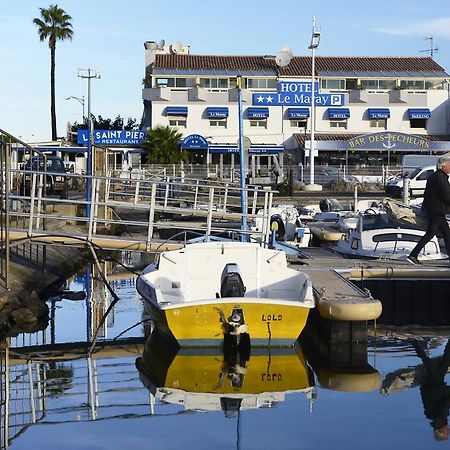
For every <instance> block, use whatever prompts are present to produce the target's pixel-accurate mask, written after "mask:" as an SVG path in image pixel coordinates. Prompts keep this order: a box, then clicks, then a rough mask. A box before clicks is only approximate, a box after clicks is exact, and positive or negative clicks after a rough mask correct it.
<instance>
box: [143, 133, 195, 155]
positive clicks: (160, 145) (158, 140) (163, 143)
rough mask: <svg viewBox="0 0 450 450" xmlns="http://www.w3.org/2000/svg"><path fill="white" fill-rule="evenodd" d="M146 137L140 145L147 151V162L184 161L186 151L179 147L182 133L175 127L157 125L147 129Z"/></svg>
mask: <svg viewBox="0 0 450 450" xmlns="http://www.w3.org/2000/svg"><path fill="white" fill-rule="evenodd" d="M147 137H148V138H147V140H145V141H144V142H143V143H142V147H143V148H144V149H145V150H147V151H148V153H147V158H146V159H147V161H146V162H147V163H153V164H178V163H180V162H181V161H186V159H187V153H186V152H184V151H181V149H180V141H181V139H182V137H183V135H182V134H181V133H179V132H178V131H177V130H176V129H174V128H171V127H169V126H166V127H162V126H159V127H156V128H154V129H152V130H148V131H147Z"/></svg>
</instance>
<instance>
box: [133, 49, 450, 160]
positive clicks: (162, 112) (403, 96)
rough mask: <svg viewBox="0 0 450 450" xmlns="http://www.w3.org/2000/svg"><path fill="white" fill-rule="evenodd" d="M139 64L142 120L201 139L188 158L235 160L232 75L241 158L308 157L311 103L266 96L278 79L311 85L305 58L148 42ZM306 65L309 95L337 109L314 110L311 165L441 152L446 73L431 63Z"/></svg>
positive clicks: (358, 60) (274, 91) (375, 60)
mask: <svg viewBox="0 0 450 450" xmlns="http://www.w3.org/2000/svg"><path fill="white" fill-rule="evenodd" d="M145 65H146V68H145V85H144V89H143V94H142V96H143V101H144V126H145V127H152V128H154V127H156V126H158V125H162V126H166V125H170V126H173V127H176V128H177V129H178V131H180V132H181V133H182V134H183V136H184V137H187V136H189V135H192V134H198V135H201V136H203V137H205V139H206V140H207V141H208V142H209V149H208V151H206V150H205V151H200V150H192V151H191V160H192V161H193V162H198V163H206V158H211V160H210V161H211V162H213V163H218V162H222V163H224V164H230V163H232V164H234V163H235V157H236V153H237V148H238V129H239V118H238V103H237V89H236V80H237V77H238V76H241V77H242V81H243V84H242V88H243V91H242V98H243V122H244V135H245V136H246V137H247V138H248V139H249V140H250V142H251V146H250V151H249V152H250V155H251V156H253V157H254V159H257V160H258V162H261V163H265V162H266V160H267V157H268V156H270V155H278V157H279V158H280V159H281V162H282V158H283V156H282V155H286V153H289V154H291V155H292V160H293V162H294V163H305V164H306V163H307V156H308V149H309V143H310V142H309V140H310V114H311V108H310V107H309V106H308V104H307V103H306V104H303V105H298V104H292V103H290V104H278V105H276V106H272V105H273V100H270V98H271V97H272V99H277V98H278V103H279V102H280V99H281V97H280V96H279V95H278V94H279V89H280V88H279V84H278V83H279V82H280V81H286V82H304V83H305V82H306V83H307V82H309V83H310V81H311V57H307V56H296V57H293V58H292V60H291V61H290V63H289V64H288V65H287V66H285V67H278V66H277V65H276V63H275V61H274V59H273V58H270V57H264V56H218V55H193V54H191V53H190V48H189V47H188V46H181V45H178V44H177V45H164V44H163V45H161V44H160V45H157V44H156V43H155V42H152V41H149V42H146V43H145ZM315 67H316V80H317V81H318V83H319V90H318V92H317V94H316V98H318V97H321V96H322V97H323V99H324V100H323V102H327V100H326V98H328V99H330V97H331V95H327V94H333V95H334V94H338V96H337V97H338V98H340V99H341V104H339V105H338V106H337V107H336V106H331V105H330V104H325V103H323V104H318V103H316V107H315V108H314V110H315V139H316V148H317V150H318V154H316V155H317V156H316V160H315V161H316V164H342V163H346V164H350V165H352V164H366V165H367V164H382V163H384V164H388V165H389V164H392V163H394V162H397V161H399V160H400V158H401V156H402V155H403V154H404V153H405V152H411V153H412V152H425V153H427V154H428V153H440V152H443V151H448V150H450V136H449V132H450V110H449V83H448V81H449V75H448V74H447V73H446V72H445V71H444V69H443V68H442V67H441V66H440V65H439V64H437V63H436V62H435V61H434V60H433V59H431V58H429V57H352V56H349V57H325V56H317V57H316V58H315ZM309 86H310V85H309ZM267 94H270V95H267ZM297 99H298V97H297ZM303 100H306V101H307V100H308V99H307V98H305V99H303ZM309 100H310V97H309ZM281 101H282V99H281ZM276 102H277V101H275V103H276ZM247 142H248V140H247ZM237 161H238V157H236V163H237Z"/></svg>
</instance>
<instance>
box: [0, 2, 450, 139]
mask: <svg viewBox="0 0 450 450" xmlns="http://www.w3.org/2000/svg"><path fill="white" fill-rule="evenodd" d="M0 2H1V12H0V67H1V69H0V102H1V103H0V105H1V106H0V129H2V130H4V131H6V132H8V133H10V134H12V135H14V136H16V137H18V138H20V139H22V140H24V141H25V142H43V141H48V140H50V139H51V121H50V51H49V48H48V43H47V42H41V41H40V40H39V36H38V33H37V27H36V26H35V25H34V24H33V18H35V17H39V15H40V11H39V8H41V7H43V8H47V7H48V6H49V5H50V4H55V3H56V4H57V5H58V6H59V7H60V8H63V9H64V10H65V11H66V12H67V13H68V14H69V15H70V16H72V21H71V22H72V25H73V32H74V33H73V39H72V40H71V41H64V42H61V41H58V43H57V48H56V114H57V127H58V136H61V137H62V136H65V135H66V126H67V123H68V122H71V123H73V122H82V113H83V110H82V105H81V104H80V103H79V102H78V101H77V100H75V99H70V100H66V98H67V97H70V96H74V97H78V98H82V97H83V96H85V99H86V97H87V81H86V79H82V78H80V77H78V69H87V68H91V69H98V71H99V73H100V76H101V78H100V79H93V80H92V81H91V111H92V113H93V114H95V115H96V116H98V115H101V116H103V117H106V118H112V119H113V118H115V117H116V116H118V115H120V116H122V117H124V118H125V119H127V118H128V117H131V118H133V119H136V120H137V121H138V122H139V121H140V120H141V117H142V111H143V105H142V79H143V78H144V46H143V44H144V42H145V41H156V42H159V41H160V40H161V39H164V40H165V41H166V43H172V42H175V41H181V42H182V43H184V44H186V45H190V50H191V53H192V54H206V55H214V54H216V55H267V54H269V55H274V54H276V53H277V52H278V51H279V50H280V49H281V48H282V47H285V46H288V47H290V48H291V49H292V50H293V52H294V55H296V56H301V55H309V54H310V50H308V45H309V42H310V37H311V26H312V17H313V16H315V17H316V24H317V27H318V28H319V29H320V31H321V41H320V46H319V48H318V50H317V52H316V55H317V56H426V55H428V53H426V52H421V51H423V50H426V49H429V48H430V41H429V40H427V39H426V38H427V37H429V36H433V40H434V41H433V42H434V47H438V51H437V52H436V53H435V55H434V59H435V60H436V61H437V62H438V63H439V64H440V65H441V66H442V67H443V68H444V69H445V70H446V71H447V73H450V3H449V2H448V0H427V1H423V0H395V1H393V0H376V1H375V0H347V1H345V2H338V1H335V0H314V1H304V0H282V1H281V2H275V1H273V0H272V1H269V0H258V1H245V0H224V1H222V2H221V1H210V2H208V1H205V0H201V1H200V0H171V1H167V0H129V1H128V2H119V1H116V0H90V1H87V0H59V1H55V2H50V1H45V0H15V1H6V0H0ZM86 105H87V100H86Z"/></svg>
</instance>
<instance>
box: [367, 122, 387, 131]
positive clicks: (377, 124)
mask: <svg viewBox="0 0 450 450" xmlns="http://www.w3.org/2000/svg"><path fill="white" fill-rule="evenodd" d="M369 126H370V128H383V129H384V130H387V119H370V120H369Z"/></svg>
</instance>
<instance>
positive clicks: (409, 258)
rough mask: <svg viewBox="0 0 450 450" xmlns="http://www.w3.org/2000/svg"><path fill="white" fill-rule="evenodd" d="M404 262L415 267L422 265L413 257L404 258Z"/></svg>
mask: <svg viewBox="0 0 450 450" xmlns="http://www.w3.org/2000/svg"><path fill="white" fill-rule="evenodd" d="M406 260H407V261H408V262H410V263H411V264H414V265H416V266H420V265H422V263H421V262H420V261H419V260H418V259H417V258H416V257H415V256H411V255H409V256H408V257H407V258H406Z"/></svg>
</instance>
